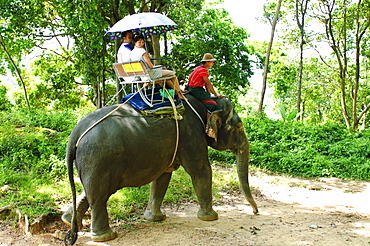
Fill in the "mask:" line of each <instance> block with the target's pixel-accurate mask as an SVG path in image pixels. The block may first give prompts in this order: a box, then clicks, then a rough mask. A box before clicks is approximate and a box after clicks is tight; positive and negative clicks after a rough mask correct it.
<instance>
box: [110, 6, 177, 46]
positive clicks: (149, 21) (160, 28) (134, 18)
mask: <svg viewBox="0 0 370 246" xmlns="http://www.w3.org/2000/svg"><path fill="white" fill-rule="evenodd" d="M175 29H177V24H176V23H175V22H173V21H172V20H171V19H170V18H168V17H167V16H164V15H162V14H160V13H152V12H145V13H140V14H133V15H128V16H126V17H125V18H123V19H121V20H120V21H118V22H117V23H116V24H114V25H113V26H112V27H111V28H110V29H109V31H108V32H107V33H108V35H109V36H110V39H111V40H115V39H122V33H123V32H125V31H130V30H131V31H133V32H141V33H142V34H144V36H150V35H159V34H161V33H165V32H168V31H171V30H175Z"/></svg>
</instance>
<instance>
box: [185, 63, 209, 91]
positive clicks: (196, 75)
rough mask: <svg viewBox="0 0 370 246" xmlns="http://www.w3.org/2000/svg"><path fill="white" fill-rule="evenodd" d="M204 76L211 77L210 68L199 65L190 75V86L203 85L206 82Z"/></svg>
mask: <svg viewBox="0 0 370 246" xmlns="http://www.w3.org/2000/svg"><path fill="white" fill-rule="evenodd" d="M203 77H207V78H208V77H209V75H208V70H207V69H206V68H205V67H203V66H199V67H197V68H196V69H195V70H194V71H193V72H192V73H191V74H190V76H189V86H190V87H203V86H204V85H205V84H206V82H205V81H204V79H203Z"/></svg>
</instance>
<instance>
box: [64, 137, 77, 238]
mask: <svg viewBox="0 0 370 246" xmlns="http://www.w3.org/2000/svg"><path fill="white" fill-rule="evenodd" d="M75 159H76V148H75V146H74V144H73V145H72V144H70V143H68V146H67V155H66V161H67V167H68V178H69V184H70V185H71V191H72V206H73V214H72V221H71V225H72V226H71V230H69V231H68V232H67V234H66V236H65V237H64V244H65V245H73V244H74V243H75V242H76V241H77V237H78V225H77V211H76V200H77V199H76V185H75V181H74V178H73V162H74V160H75Z"/></svg>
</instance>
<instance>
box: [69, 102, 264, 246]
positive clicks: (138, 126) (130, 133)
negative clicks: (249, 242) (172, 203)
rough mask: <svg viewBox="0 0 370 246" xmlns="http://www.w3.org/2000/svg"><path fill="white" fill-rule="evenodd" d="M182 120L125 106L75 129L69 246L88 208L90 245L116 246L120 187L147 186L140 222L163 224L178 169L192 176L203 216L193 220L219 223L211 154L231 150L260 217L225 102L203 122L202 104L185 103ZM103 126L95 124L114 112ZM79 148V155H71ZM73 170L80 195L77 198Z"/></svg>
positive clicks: (243, 148) (244, 147)
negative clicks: (113, 204) (112, 204)
mask: <svg viewBox="0 0 370 246" xmlns="http://www.w3.org/2000/svg"><path fill="white" fill-rule="evenodd" d="M187 98H188V101H187V103H184V105H185V112H184V115H183V119H182V120H179V121H176V120H174V119H170V118H166V117H165V118H160V117H151V116H144V115H142V114H141V113H140V112H139V111H137V110H135V109H133V108H132V107H131V106H130V105H129V104H125V105H122V106H121V107H119V108H117V105H115V106H109V107H105V108H101V109H98V110H96V111H94V112H92V113H90V114H89V115H87V116H86V117H85V118H84V119H82V120H81V121H80V122H79V123H78V124H77V126H76V127H75V128H74V130H73V132H72V133H71V136H70V138H69V142H68V146H67V154H66V161H67V166H68V175H69V180H70V183H71V189H72V195H73V204H72V206H71V207H70V208H69V209H68V210H67V211H66V212H65V214H64V215H63V216H62V219H63V220H64V221H65V222H67V223H71V224H72V228H71V230H70V231H69V232H68V233H67V235H66V238H65V242H66V244H70V245H73V244H74V243H75V241H76V240H77V231H78V229H79V227H81V226H82V216H83V215H84V213H85V212H86V210H87V209H88V207H91V233H92V236H91V237H92V240H93V241H107V240H111V239H114V238H115V237H116V236H117V233H116V232H115V231H114V230H112V229H111V228H110V227H109V221H108V212H107V208H106V203H107V200H108V199H109V197H110V196H111V195H112V194H113V193H115V192H116V191H117V190H119V189H121V188H123V187H140V186H142V185H145V184H148V183H150V182H152V183H151V187H150V198H149V202H148V206H147V208H146V211H145V214H144V217H145V218H146V219H148V220H149V221H160V220H163V219H165V218H166V216H165V214H164V213H163V212H162V211H161V210H160V206H161V204H162V201H163V198H164V195H165V193H166V190H167V188H168V184H169V182H170V179H171V175H172V171H174V170H176V169H177V168H178V167H179V166H180V165H182V166H183V167H184V169H185V170H186V172H187V173H188V174H189V175H190V176H191V179H192V183H193V186H194V190H195V192H196V196H197V198H198V202H199V205H200V209H199V211H198V218H199V219H201V220H216V219H218V215H217V213H216V212H215V211H214V210H213V208H212V187H211V186H212V170H211V164H210V162H209V159H208V146H211V147H212V148H214V149H216V150H227V149H229V150H232V151H233V153H235V154H236V158H237V167H238V169H237V170H238V176H239V181H240V185H241V188H242V190H243V192H244V194H245V196H246V199H247V200H248V202H249V203H250V205H251V206H252V207H253V212H254V213H258V209H257V205H256V203H255V201H254V199H253V197H252V195H251V192H250V187H249V182H248V164H249V143H248V139H247V136H246V133H245V130H244V127H243V124H242V121H241V119H240V118H239V116H238V115H237V114H236V112H235V110H234V107H233V105H232V104H231V103H230V102H229V100H227V99H226V98H221V99H216V101H217V103H218V105H219V108H220V110H219V111H215V112H213V113H212V114H211V116H210V117H209V119H208V123H207V126H206V127H205V122H207V112H206V108H205V107H204V106H203V104H202V103H201V102H200V101H198V100H197V99H195V98H194V97H192V96H190V95H188V96H187ZM114 109H117V110H116V111H114V113H112V114H111V115H109V116H108V117H107V118H106V119H104V120H102V121H101V122H100V123H99V124H96V125H95V126H94V127H92V128H91V129H89V130H87V129H88V128H89V127H91V126H92V125H94V123H96V122H97V121H98V120H99V119H102V118H103V117H104V116H106V115H107V114H108V113H109V112H111V111H112V110H114ZM76 146H77V147H76ZM73 163H75V166H76V168H77V172H78V175H79V177H80V179H81V182H82V185H83V188H84V193H83V194H81V195H80V196H79V197H78V198H76V190H75V184H74V180H73Z"/></svg>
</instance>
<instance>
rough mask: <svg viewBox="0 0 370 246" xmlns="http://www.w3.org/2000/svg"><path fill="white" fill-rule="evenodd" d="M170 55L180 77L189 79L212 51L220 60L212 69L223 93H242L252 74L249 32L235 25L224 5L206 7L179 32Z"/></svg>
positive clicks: (252, 52)
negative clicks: (215, 7)
mask: <svg viewBox="0 0 370 246" xmlns="http://www.w3.org/2000/svg"><path fill="white" fill-rule="evenodd" d="M177 34H178V36H179V37H178V38H177V41H176V42H174V45H173V48H172V50H171V55H172V56H173V57H175V67H176V71H177V75H178V77H179V80H180V81H182V83H187V79H188V76H189V75H190V73H191V72H192V71H193V70H194V68H195V67H197V66H199V65H201V59H202V57H203V55H204V54H205V53H212V54H213V55H214V56H215V58H216V59H217V62H216V63H215V65H214V67H213V68H212V69H211V70H210V76H211V81H212V82H213V84H214V85H215V87H216V88H217V89H218V90H219V91H221V92H222V93H224V94H230V95H233V96H236V95H239V94H240V93H243V92H245V91H246V90H247V88H248V85H249V82H248V78H249V77H250V76H251V75H252V70H251V67H252V61H251V59H250V55H251V54H254V49H253V47H252V46H248V45H247V44H246V40H247V38H248V36H249V35H248V34H247V32H246V31H245V30H244V29H242V28H239V27H236V26H235V25H234V24H233V23H232V21H231V20H230V18H229V16H228V13H227V12H226V11H225V10H223V9H218V10H215V9H204V10H203V11H200V13H199V15H198V16H197V18H196V19H194V20H192V21H191V22H188V23H187V25H184V26H182V27H181V29H179V31H178V32H177Z"/></svg>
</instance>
